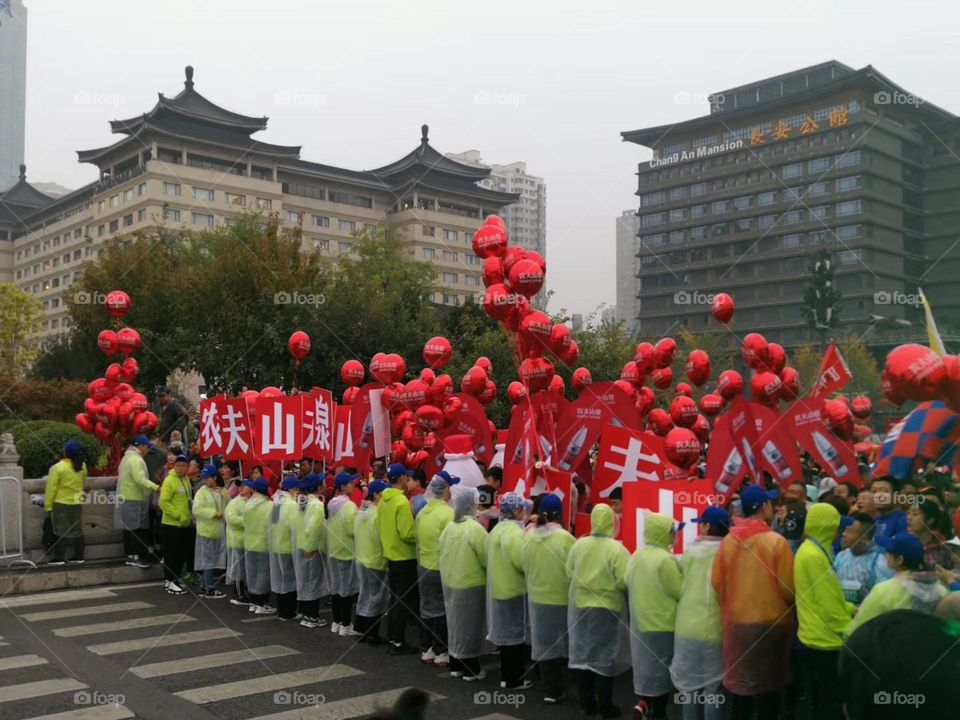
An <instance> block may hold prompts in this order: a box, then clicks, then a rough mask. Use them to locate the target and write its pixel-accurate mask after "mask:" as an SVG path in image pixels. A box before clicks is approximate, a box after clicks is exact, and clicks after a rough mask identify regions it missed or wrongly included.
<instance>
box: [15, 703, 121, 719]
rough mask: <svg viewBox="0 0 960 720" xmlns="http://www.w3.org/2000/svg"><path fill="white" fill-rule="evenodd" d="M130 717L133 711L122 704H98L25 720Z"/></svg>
mask: <svg viewBox="0 0 960 720" xmlns="http://www.w3.org/2000/svg"><path fill="white" fill-rule="evenodd" d="M132 717H135V716H134V714H133V712H132V711H131V710H130V709H129V708H126V707H124V706H123V705H98V706H96V707H85V708H77V709H76V710H67V711H66V712H62V713H54V714H53V715H38V716H37V717H32V718H28V719H27V720H127V718H132Z"/></svg>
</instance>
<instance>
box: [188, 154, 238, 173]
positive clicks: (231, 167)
mask: <svg viewBox="0 0 960 720" xmlns="http://www.w3.org/2000/svg"><path fill="white" fill-rule="evenodd" d="M187 165H189V166H190V167H195V168H201V169H203V170H217V171H218V172H222V173H224V174H227V175H246V169H247V168H246V166H245V165H242V164H240V163H238V162H236V161H230V160H221V159H220V158H215V157H207V156H204V155H194V154H193V153H187Z"/></svg>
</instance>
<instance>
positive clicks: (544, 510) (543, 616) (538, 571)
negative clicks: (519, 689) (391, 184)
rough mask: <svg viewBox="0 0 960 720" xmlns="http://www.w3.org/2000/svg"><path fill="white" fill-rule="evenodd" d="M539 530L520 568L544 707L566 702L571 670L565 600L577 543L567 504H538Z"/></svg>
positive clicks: (549, 499)
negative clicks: (566, 517)
mask: <svg viewBox="0 0 960 720" xmlns="http://www.w3.org/2000/svg"><path fill="white" fill-rule="evenodd" d="M539 511H540V512H539V515H540V520H541V521H542V522H541V524H539V525H538V526H537V527H535V528H534V529H533V530H531V531H530V532H528V533H527V534H526V535H525V536H524V538H523V544H522V546H521V548H520V566H521V567H522V568H523V574H524V577H525V578H526V583H527V600H528V603H529V609H530V645H531V657H532V659H533V660H534V662H537V663H539V664H540V671H541V674H542V676H543V681H544V685H545V686H546V694H545V695H544V698H543V701H544V702H545V703H547V704H548V705H556V704H557V703H559V702H561V701H562V700H563V667H564V665H566V664H567V656H568V651H567V600H568V597H569V594H570V580H569V579H568V578H567V573H566V563H567V556H568V555H569V554H570V548H571V547H573V543H574V537H573V535H571V534H570V533H569V532H567V531H566V529H565V528H564V522H563V501H562V500H561V499H560V497H559V496H557V495H554V494H553V493H551V494H549V495H544V496H543V497H542V498H541V500H540V508H539Z"/></svg>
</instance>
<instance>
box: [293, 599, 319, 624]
mask: <svg viewBox="0 0 960 720" xmlns="http://www.w3.org/2000/svg"><path fill="white" fill-rule="evenodd" d="M297 605H298V606H299V610H300V612H301V613H303V616H304V617H305V618H311V619H314V620H315V619H317V618H318V617H320V598H317V599H316V600H298V601H297Z"/></svg>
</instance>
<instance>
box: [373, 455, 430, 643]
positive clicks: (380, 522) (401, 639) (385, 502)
mask: <svg viewBox="0 0 960 720" xmlns="http://www.w3.org/2000/svg"><path fill="white" fill-rule="evenodd" d="M412 474H413V473H412V472H411V471H410V470H407V468H406V467H404V466H403V465H401V464H400V463H394V464H392V465H391V466H390V467H388V468H387V481H388V482H389V483H390V488H389V489H387V490H385V491H384V493H383V498H382V499H381V500H380V504H379V505H378V506H377V529H378V530H379V532H380V542H381V543H382V544H383V557H385V558H386V560H387V569H388V570H389V572H388V575H387V576H388V578H389V582H390V610H389V611H388V614H387V636H388V639H389V640H390V645H389V651H390V654H391V655H414V654H416V653H417V649H416V648H415V647H412V646H410V645H408V644H407V642H406V637H407V623H408V622H409V623H410V624H412V625H414V626H417V625H419V624H420V622H419V620H420V618H419V617H417V610H418V609H419V608H420V593H419V592H418V591H417V533H416V526H415V525H414V521H413V508H411V507H410V502H409V500H408V499H407V496H406V494H405V490H406V487H407V479H408V478H410V477H411V476H412ZM419 629H420V646H421V647H420V651H421V652H423V651H425V650H426V649H427V647H428V646H429V644H430V639H429V637H428V636H427V634H426V631H425V629H424V627H423V626H422V625H421V626H420V628H419Z"/></svg>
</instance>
